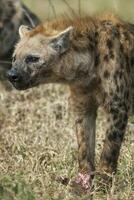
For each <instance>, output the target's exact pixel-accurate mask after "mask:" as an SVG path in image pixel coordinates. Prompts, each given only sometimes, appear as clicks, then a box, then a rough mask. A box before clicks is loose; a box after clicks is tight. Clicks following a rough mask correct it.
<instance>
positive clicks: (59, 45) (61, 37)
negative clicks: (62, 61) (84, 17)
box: [51, 26, 74, 54]
mask: <svg viewBox="0 0 134 200" xmlns="http://www.w3.org/2000/svg"><path fill="white" fill-rule="evenodd" d="M73 29H74V28H73V27H72V26H70V27H68V28H67V29H65V30H64V31H62V32H61V33H59V34H58V35H57V36H55V37H54V38H52V41H51V45H52V47H53V48H54V49H55V50H56V51H58V53H59V54H63V53H64V52H66V51H67V50H68V49H69V47H70V41H71V36H72V32H73Z"/></svg>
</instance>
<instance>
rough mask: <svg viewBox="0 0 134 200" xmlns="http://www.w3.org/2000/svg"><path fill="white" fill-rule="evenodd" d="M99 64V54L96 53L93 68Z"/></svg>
mask: <svg viewBox="0 0 134 200" xmlns="http://www.w3.org/2000/svg"><path fill="white" fill-rule="evenodd" d="M99 63H100V54H99V53H98V54H97V55H96V58H95V66H98V65H99Z"/></svg>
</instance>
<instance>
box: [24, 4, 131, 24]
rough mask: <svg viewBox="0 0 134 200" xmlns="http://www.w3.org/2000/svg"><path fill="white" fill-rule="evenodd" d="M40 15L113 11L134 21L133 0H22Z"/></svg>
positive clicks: (50, 15)
mask: <svg viewBox="0 0 134 200" xmlns="http://www.w3.org/2000/svg"><path fill="white" fill-rule="evenodd" d="M23 2H24V3H25V4H26V5H27V6H28V7H29V8H32V10H33V11H34V12H35V13H36V14H37V15H38V16H40V17H41V19H44V18H53V17H55V16H58V15H60V14H65V13H68V12H69V10H71V9H72V10H74V11H75V12H76V13H81V14H90V15H92V14H93V13H98V12H103V11H114V12H116V13H118V14H119V15H120V16H121V17H123V18H124V19H126V20H129V21H131V22H134V0H34V1H33V0H23Z"/></svg>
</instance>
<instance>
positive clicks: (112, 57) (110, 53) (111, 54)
mask: <svg viewBox="0 0 134 200" xmlns="http://www.w3.org/2000/svg"><path fill="white" fill-rule="evenodd" d="M109 56H110V58H111V59H114V53H113V51H112V49H110V51H109Z"/></svg>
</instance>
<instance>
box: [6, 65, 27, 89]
mask: <svg viewBox="0 0 134 200" xmlns="http://www.w3.org/2000/svg"><path fill="white" fill-rule="evenodd" d="M7 78H8V80H9V81H10V82H11V83H12V85H13V86H14V87H15V88H16V89H18V90H24V89H27V88H28V87H29V84H30V77H29V74H28V73H26V72H23V71H20V70H17V69H16V68H12V69H10V70H9V71H8V72H7Z"/></svg>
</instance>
